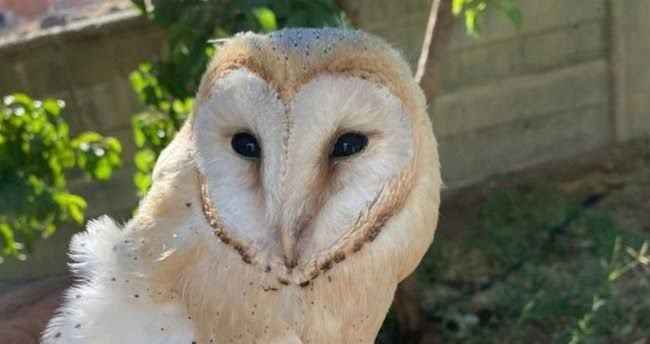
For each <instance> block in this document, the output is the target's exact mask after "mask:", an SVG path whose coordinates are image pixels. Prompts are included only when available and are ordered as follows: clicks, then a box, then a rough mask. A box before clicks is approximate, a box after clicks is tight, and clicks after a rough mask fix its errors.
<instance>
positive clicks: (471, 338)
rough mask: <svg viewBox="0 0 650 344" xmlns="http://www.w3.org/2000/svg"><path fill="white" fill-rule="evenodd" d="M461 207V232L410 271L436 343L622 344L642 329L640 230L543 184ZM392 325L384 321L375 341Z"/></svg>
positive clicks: (646, 258) (648, 281)
mask: <svg viewBox="0 0 650 344" xmlns="http://www.w3.org/2000/svg"><path fill="white" fill-rule="evenodd" d="M610 197H613V196H610ZM470 208H471V207H467V209H465V210H464V211H463V212H464V214H466V215H465V216H468V215H469V214H472V215H473V217H475V220H469V219H468V222H467V224H466V225H467V226H466V228H465V231H466V232H467V233H458V232H455V233H453V235H451V237H452V238H453V239H451V240H448V239H450V238H441V237H440V236H438V237H437V238H436V240H437V242H438V244H437V245H434V246H433V247H432V251H431V252H430V253H429V254H428V255H427V256H426V257H425V259H424V261H423V264H422V266H421V267H420V268H419V270H418V275H417V276H418V280H419V282H420V285H422V286H425V287H424V288H425V295H424V300H423V305H424V309H425V310H426V311H427V314H428V315H429V317H430V319H431V321H432V322H434V323H436V324H437V325H438V326H437V329H436V332H437V333H438V334H439V335H440V336H441V337H442V338H441V340H440V341H441V342H444V343H522V342H527V343H571V344H578V343H629V342H634V340H636V339H638V338H639V336H642V335H644V333H643V331H644V329H646V330H647V329H648V328H650V320H649V319H650V302H649V301H647V297H646V295H648V293H649V292H650V274H648V272H650V254H649V250H650V247H649V246H648V242H650V235H649V234H648V233H647V231H644V230H643V229H642V228H638V229H636V228H622V227H620V226H619V225H618V224H617V223H616V221H615V220H614V217H613V216H612V214H610V211H609V210H607V209H603V208H600V207H593V205H592V204H591V200H590V201H588V202H584V201H581V202H579V201H576V200H575V199H574V198H573V197H569V196H567V195H565V194H563V193H562V192H559V191H558V190H556V189H554V188H550V187H545V186H536V185H532V186H531V185H519V186H516V187H512V188H504V189H500V190H493V191H492V192H491V193H490V194H489V196H488V198H487V199H486V200H485V202H482V204H481V205H480V207H479V208H478V210H477V211H472V210H471V209H470ZM457 229H458V228H457ZM440 230H443V231H447V233H448V234H449V232H448V231H449V230H450V228H440ZM441 234H442V233H441ZM446 239H447V240H446ZM391 321H393V323H391ZM395 328H396V325H395V324H394V319H392V318H391V317H390V316H389V317H388V318H387V323H386V324H385V325H384V328H383V330H382V331H383V332H384V333H383V334H382V337H380V339H382V338H383V340H380V341H379V342H380V343H390V342H397V341H396V340H395V339H394V331H395ZM390 331H392V332H390Z"/></svg>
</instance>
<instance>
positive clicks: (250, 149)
mask: <svg viewBox="0 0 650 344" xmlns="http://www.w3.org/2000/svg"><path fill="white" fill-rule="evenodd" d="M230 144H231V145H232V149H234V150H235V152H237V154H239V155H241V156H243V157H245V158H248V159H258V158H259V157H260V156H261V155H262V152H261V149H260V145H259V143H257V139H256V138H255V136H253V135H252V134H249V133H237V134H235V135H233V137H232V141H230Z"/></svg>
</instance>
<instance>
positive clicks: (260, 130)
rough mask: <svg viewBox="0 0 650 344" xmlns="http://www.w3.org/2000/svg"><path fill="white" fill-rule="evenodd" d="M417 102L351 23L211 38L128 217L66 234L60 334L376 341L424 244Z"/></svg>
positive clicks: (123, 338) (389, 52) (64, 339)
mask: <svg viewBox="0 0 650 344" xmlns="http://www.w3.org/2000/svg"><path fill="white" fill-rule="evenodd" d="M440 187H441V178H440V171H439V163H438V153H437V148H436V141H435V138H434V135H433V132H432V126H431V122H430V120H429V117H428V116H427V113H426V108H425V99H424V96H423V94H422V92H421V90H420V88H419V87H418V85H417V84H416V83H415V81H414V80H413V77H412V74H411V71H410V69H409V67H408V65H407V64H406V63H405V62H404V60H403V59H402V58H401V57H400V55H399V53H398V52H396V51H395V50H394V49H392V48H391V47H390V46H389V45H388V44H386V43H385V42H383V41H382V40H380V39H379V38H376V37H374V36H371V35H369V34H366V33H363V32H360V31H351V30H340V29H287V30H282V31H278V32H274V33H271V34H268V35H260V34H254V33H245V34H240V35H238V36H235V37H233V38H231V39H229V40H228V41H227V42H225V44H224V45H223V46H221V47H219V49H218V53H217V54H216V56H215V57H214V59H213V61H212V62H211V63H210V65H209V66H208V69H207V71H206V73H205V75H204V77H203V79H202V82H201V85H200V87H199V90H198V93H197V96H196V102H195V109H194V112H193V115H192V116H191V118H190V119H188V120H187V122H186V123H185V125H184V126H183V128H182V129H181V130H180V131H179V133H178V134H177V136H176V137H175V138H174V140H173V142H172V143H171V144H170V145H169V146H168V147H167V148H166V149H165V150H164V151H163V152H162V154H161V155H160V157H159V159H158V161H157V163H156V166H155V169H154V172H153V185H152V188H151V190H150V191H149V193H148V194H147V195H146V197H145V198H144V199H143V200H142V201H141V203H140V205H139V208H138V211H137V213H136V214H135V216H134V218H133V219H131V220H130V221H128V222H127V223H126V224H125V225H123V226H119V225H118V224H116V223H115V222H114V221H112V220H111V219H109V218H107V217H103V218H100V219H98V220H94V221H91V222H90V223H89V225H88V228H87V231H86V232H84V233H80V234H77V235H76V236H75V237H74V238H73V240H72V243H71V258H72V260H73V263H72V264H71V269H72V270H73V272H74V273H75V274H76V276H77V278H78V279H77V282H76V285H75V286H73V287H71V288H70V289H69V290H68V291H67V293H66V296H65V302H64V305H63V306H62V307H61V309H60V310H59V311H58V313H57V314H56V315H55V317H54V318H53V319H52V320H51V321H50V323H49V325H48V327H47V329H46V331H45V332H44V337H43V341H44V343H46V344H54V343H66V344H76V343H92V344H107V343H120V344H132V343H138V344H140V343H153V344H163V343H169V344H172V343H173V344H176V343H187V344H190V343H220V344H221V343H372V342H373V341H374V339H375V337H376V335H377V332H378V330H379V328H380V326H381V324H382V322H383V320H384V317H385V316H386V313H387V312H388V309H389V306H390V304H391V301H392V299H393V295H394V292H395V289H396V286H397V284H398V283H399V282H400V281H401V280H402V279H404V278H405V277H406V276H407V275H409V274H410V273H411V272H412V271H413V270H414V269H415V267H416V266H417V264H418V263H419V261H420V259H421V258H422V256H423V254H424V253H425V251H426V250H427V248H428V247H429V245H430V244H431V242H432V240H433V234H434V230H435V227H436V222H437V217H438V205H439V202H440Z"/></svg>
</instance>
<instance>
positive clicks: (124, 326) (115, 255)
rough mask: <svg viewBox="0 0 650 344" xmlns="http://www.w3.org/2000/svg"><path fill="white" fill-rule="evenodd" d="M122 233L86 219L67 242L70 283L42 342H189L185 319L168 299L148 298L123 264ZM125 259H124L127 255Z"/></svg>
mask: <svg viewBox="0 0 650 344" xmlns="http://www.w3.org/2000/svg"><path fill="white" fill-rule="evenodd" d="M128 237H129V236H128V231H126V230H122V229H120V228H119V227H118V226H117V225H116V224H115V223H114V222H113V221H112V220H111V219H110V218H108V217H103V218H100V219H99V220H95V221H91V222H90V223H89V225H88V229H87V231H86V232H84V233H79V234H77V235H75V237H74V238H73V240H72V243H71V248H70V250H71V254H70V256H71V258H72V260H73V263H72V264H71V268H72V271H73V273H74V275H75V277H76V285H75V286H73V287H71V288H70V289H69V290H67V291H66V294H65V301H64V304H63V306H61V308H60V309H59V310H58V312H57V314H56V315H55V316H54V318H53V319H52V320H50V322H49V324H48V326H47V329H46V330H45V332H44V335H43V339H42V343H44V344H56V343H61V344H63V343H65V344H77V343H79V344H80V343H84V344H109V343H112V344H115V343H119V344H135V343H137V344H141V343H152V344H167V343H169V344H172V343H192V342H193V341H194V334H193V330H192V325H191V321H190V320H189V318H188V316H187V314H186V312H185V310H184V308H183V306H182V305H181V304H179V303H177V302H174V301H173V300H166V301H165V302H161V301H160V300H154V299H153V298H152V295H151V294H152V293H150V292H147V290H149V289H148V288H149V287H148V286H146V285H144V283H145V282H144V280H143V279H142V278H138V276H139V274H138V271H137V270H136V269H135V268H134V266H131V265H129V264H127V263H125V259H124V252H123V251H122V248H124V247H125V244H128V242H129V239H128ZM127 256H128V255H127Z"/></svg>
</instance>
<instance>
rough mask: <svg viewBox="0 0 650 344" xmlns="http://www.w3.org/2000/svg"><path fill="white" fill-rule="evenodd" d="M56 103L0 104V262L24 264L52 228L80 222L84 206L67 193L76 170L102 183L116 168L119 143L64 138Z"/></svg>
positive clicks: (21, 100) (10, 100)
mask: <svg viewBox="0 0 650 344" xmlns="http://www.w3.org/2000/svg"><path fill="white" fill-rule="evenodd" d="M64 107H65V103H64V102H63V101H61V100H55V99H45V100H43V101H39V100H33V99H31V98H30V97H29V96H27V95H25V94H13V95H10V96H6V97H4V99H3V103H2V104H0V243H1V246H0V249H1V251H0V257H2V256H15V257H18V258H21V259H24V258H25V252H26V251H29V250H30V249H31V247H32V244H33V242H34V241H35V240H36V239H38V238H39V237H48V236H50V235H52V234H53V233H54V231H55V230H56V227H57V225H59V224H61V223H63V222H66V221H69V220H72V221H74V222H77V223H82V222H83V221H84V211H85V209H86V202H85V200H84V199H83V198H82V197H81V196H79V195H76V194H73V193H71V192H70V191H69V190H68V188H67V181H66V172H68V171H70V170H71V169H73V168H79V169H80V170H82V171H84V172H85V173H86V174H87V175H88V176H90V177H91V178H93V179H96V180H107V179H109V178H110V177H111V174H112V172H113V170H114V169H115V168H117V167H119V166H120V164H121V158H120V153H121V150H122V148H121V145H120V142H119V141H118V140H116V139H114V138H112V137H103V136H102V135H100V134H98V133H95V132H84V133H82V134H80V135H79V136H77V137H74V138H72V137H70V134H69V129H68V125H67V123H66V122H65V120H64V119H63V117H62V113H63V109H64Z"/></svg>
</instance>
